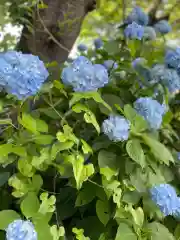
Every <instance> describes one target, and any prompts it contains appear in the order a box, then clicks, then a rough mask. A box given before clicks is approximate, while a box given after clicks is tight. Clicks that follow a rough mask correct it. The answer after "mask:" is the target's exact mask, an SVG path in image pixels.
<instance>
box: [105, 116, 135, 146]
mask: <svg viewBox="0 0 180 240" xmlns="http://www.w3.org/2000/svg"><path fill="white" fill-rule="evenodd" d="M129 129H130V122H129V121H128V120H126V119H125V118H124V117H121V116H114V115H110V116H109V118H108V119H106V120H104V122H103V125H102V131H103V132H104V134H106V135H107V136H108V137H109V139H110V140H112V141H114V142H118V141H125V140H127V139H128V137H129Z"/></svg>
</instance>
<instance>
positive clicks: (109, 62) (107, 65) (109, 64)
mask: <svg viewBox="0 0 180 240" xmlns="http://www.w3.org/2000/svg"><path fill="white" fill-rule="evenodd" d="M103 65H104V67H105V68H106V69H107V70H110V69H117V68H118V64H117V63H116V62H115V61H113V60H106V61H104V63H103Z"/></svg>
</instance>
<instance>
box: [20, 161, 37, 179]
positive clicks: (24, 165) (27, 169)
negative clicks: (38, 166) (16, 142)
mask: <svg viewBox="0 0 180 240" xmlns="http://www.w3.org/2000/svg"><path fill="white" fill-rule="evenodd" d="M18 170H19V171H20V173H21V174H22V175H24V176H26V177H32V176H33V175H34V172H35V169H34V167H33V166H32V165H31V164H30V163H29V161H28V159H26V158H25V159H24V158H20V159H19V160H18Z"/></svg>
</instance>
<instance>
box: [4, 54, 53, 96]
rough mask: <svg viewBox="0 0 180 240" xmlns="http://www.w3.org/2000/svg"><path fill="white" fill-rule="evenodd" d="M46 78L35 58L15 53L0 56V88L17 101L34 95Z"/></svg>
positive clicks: (41, 64)
mask: <svg viewBox="0 0 180 240" xmlns="http://www.w3.org/2000/svg"><path fill="white" fill-rule="evenodd" d="M48 76H49V73H48V71H47V69H46V68H45V66H44V63H43V62H42V61H40V60H39V58H38V57H37V56H33V55H32V54H22V53H21V52H16V51H8V52H5V53H1V54H0V86H2V87H3V88H4V89H5V91H6V92H8V93H10V94H13V95H15V96H16V97H17V98H18V99H24V98H27V97H29V96H33V95H35V94H36V93H37V92H38V91H39V90H40V88H41V86H42V84H43V83H44V82H45V80H46V79H47V78H48Z"/></svg>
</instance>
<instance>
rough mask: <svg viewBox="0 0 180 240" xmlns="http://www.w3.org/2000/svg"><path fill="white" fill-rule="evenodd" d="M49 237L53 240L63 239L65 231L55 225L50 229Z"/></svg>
mask: <svg viewBox="0 0 180 240" xmlns="http://www.w3.org/2000/svg"><path fill="white" fill-rule="evenodd" d="M50 232H51V235H52V236H53V240H59V239H60V237H63V236H64V235H65V229H64V227H62V226H61V227H59V229H58V227H57V225H53V226H52V227H51V228H50Z"/></svg>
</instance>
